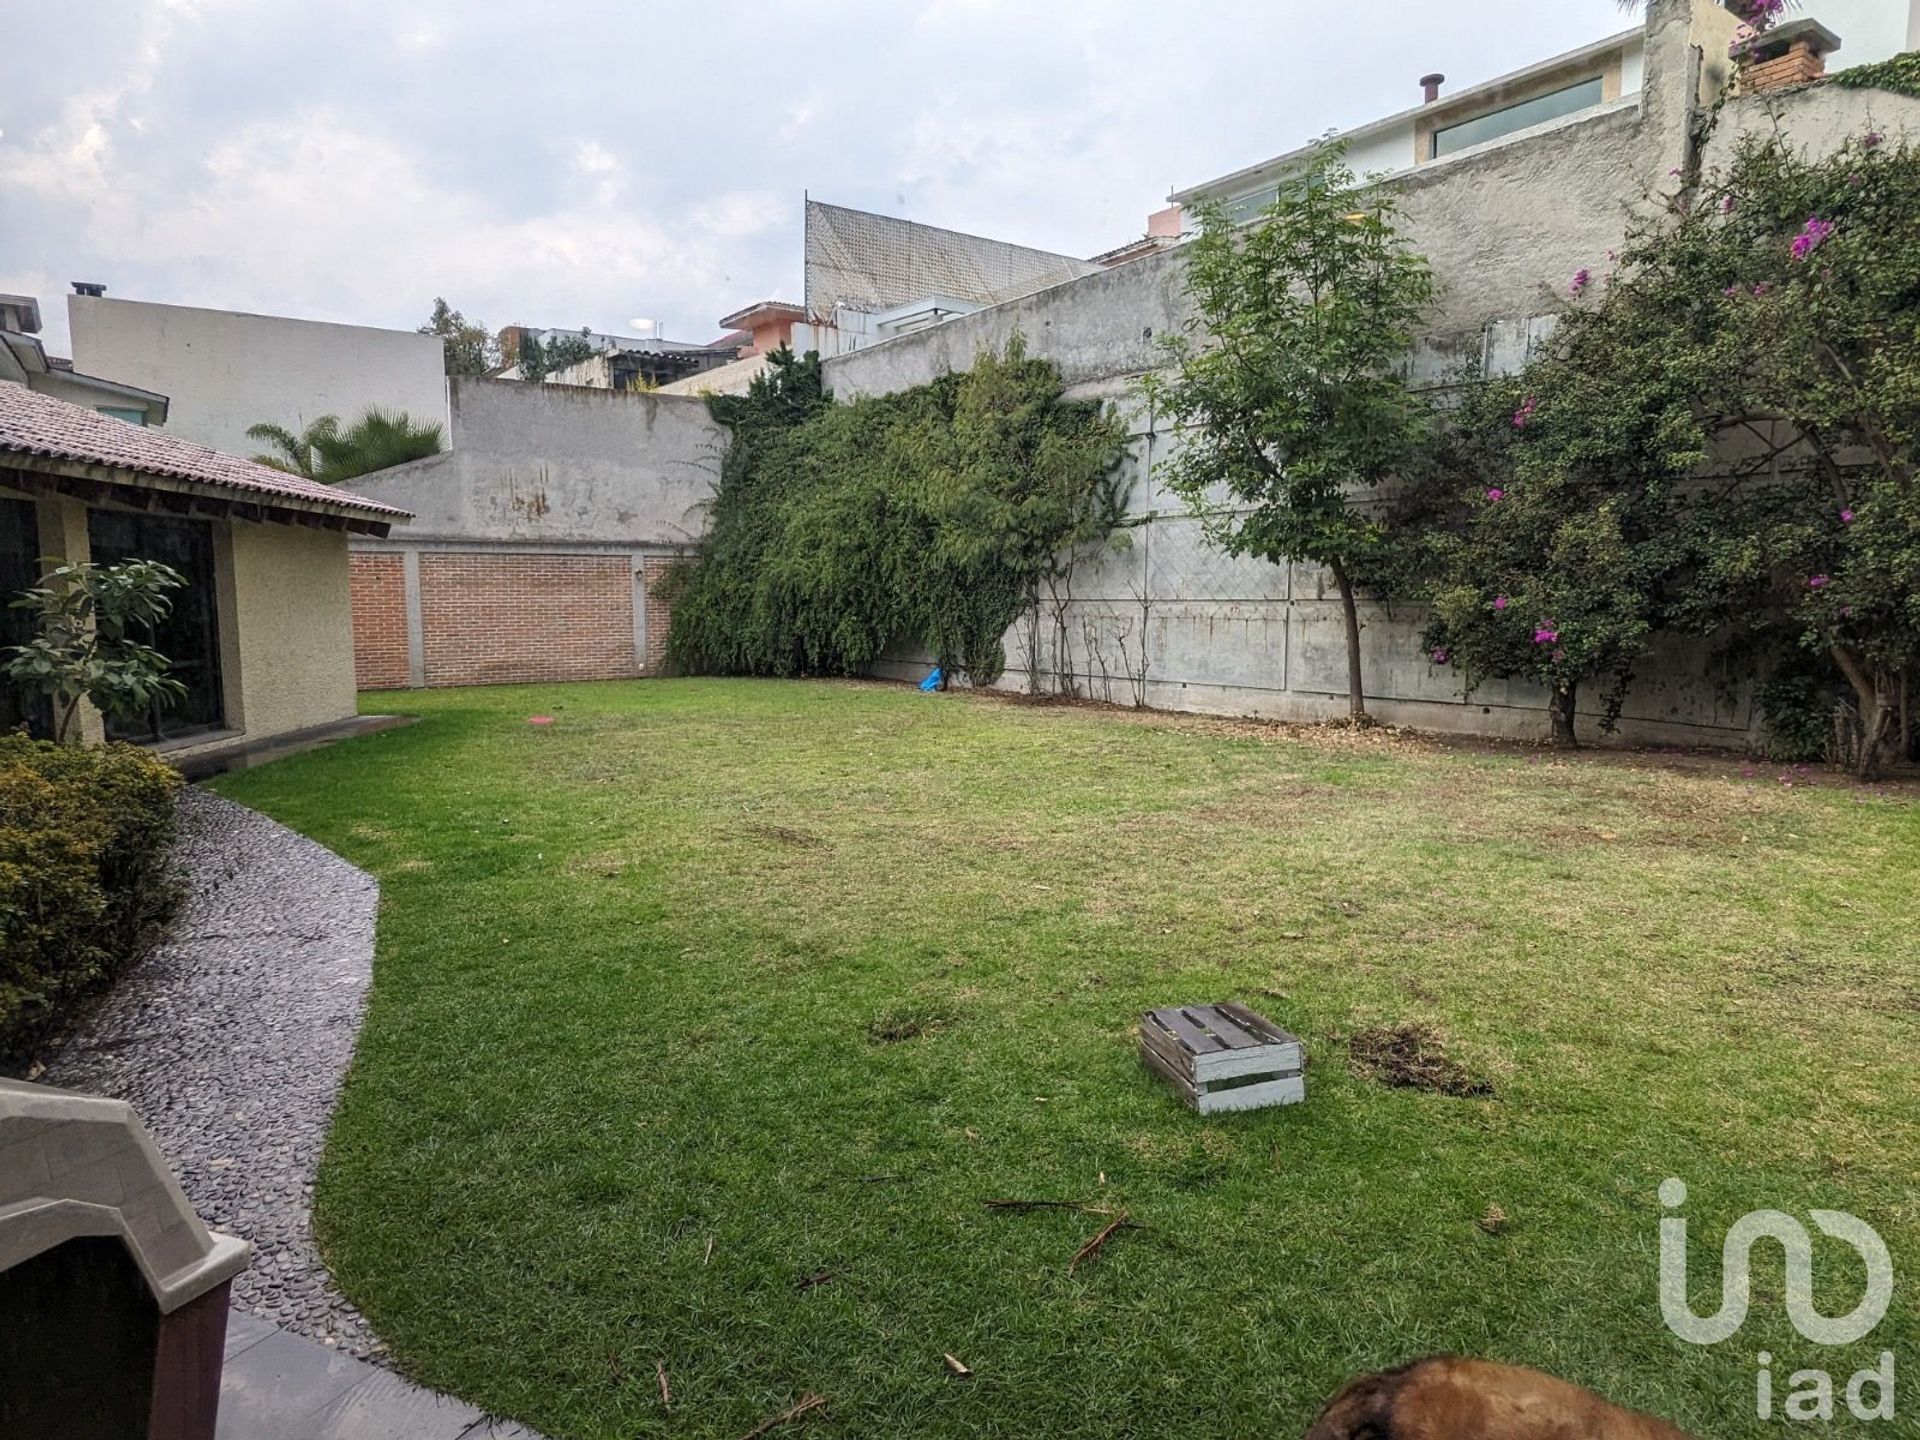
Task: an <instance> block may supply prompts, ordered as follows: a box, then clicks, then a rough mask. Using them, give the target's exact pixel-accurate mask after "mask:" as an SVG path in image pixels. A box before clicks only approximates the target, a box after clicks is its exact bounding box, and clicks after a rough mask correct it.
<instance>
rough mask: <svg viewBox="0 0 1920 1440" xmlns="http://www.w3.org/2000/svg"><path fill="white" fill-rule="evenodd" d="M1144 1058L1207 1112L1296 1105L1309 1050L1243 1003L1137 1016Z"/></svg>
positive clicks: (1303, 1085) (1304, 1092)
mask: <svg viewBox="0 0 1920 1440" xmlns="http://www.w3.org/2000/svg"><path fill="white" fill-rule="evenodd" d="M1140 1058H1141V1059H1142V1060H1143V1061H1145V1062H1146V1064H1147V1066H1148V1068H1149V1069H1151V1070H1153V1071H1154V1073H1155V1074H1157V1075H1159V1076H1161V1077H1162V1078H1163V1079H1165V1080H1166V1081H1167V1082H1168V1083H1169V1084H1170V1085H1172V1086H1173V1088H1174V1089H1175V1090H1177V1091H1178V1092H1179V1093H1180V1097H1181V1098H1182V1099H1184V1100H1185V1101H1186V1102H1187V1104H1189V1105H1191V1106H1192V1107H1193V1108H1194V1109H1195V1110H1198V1111H1199V1112H1200V1113H1201V1114H1202V1115H1214V1114H1218V1113H1220V1112H1222V1111H1227V1110H1259V1109H1263V1108H1265V1107H1266V1106H1268V1105H1298V1104H1299V1103H1300V1102H1301V1101H1303V1100H1305V1099H1306V1098H1307V1080H1306V1063H1307V1056H1306V1048H1305V1047H1304V1046H1303V1045H1301V1043H1300V1040H1299V1037H1298V1036H1295V1035H1290V1034H1288V1033H1287V1032H1286V1031H1285V1030H1282V1029H1281V1028H1280V1027H1279V1026H1278V1025H1276V1024H1274V1023H1273V1022H1272V1021H1271V1020H1269V1019H1267V1017H1266V1016H1264V1015H1258V1014H1255V1013H1254V1012H1253V1011H1251V1010H1249V1009H1247V1007H1246V1006H1244V1005H1234V1004H1225V1005H1185V1006H1181V1007H1179V1008H1177V1009H1172V1010H1149V1011H1147V1013H1146V1014H1145V1015H1142V1016H1141V1017H1140Z"/></svg>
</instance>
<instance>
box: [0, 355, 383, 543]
mask: <svg viewBox="0 0 1920 1440" xmlns="http://www.w3.org/2000/svg"><path fill="white" fill-rule="evenodd" d="M8 453H12V454H15V455H39V456H45V457H46V458H47V459H50V460H68V461H78V462H79V463H81V464H83V465H106V466H110V467H112V468H114V469H116V470H132V471H136V472H138V473H140V474H145V475H159V476H165V477H167V478H169V479H173V480H185V481H188V482H189V483H191V484H195V485H209V486H213V487H215V488H217V489H221V490H233V491H238V492H241V493H243V494H247V495H256V496H259V497H260V498H261V500H262V501H263V502H264V503H266V504H269V505H271V504H272V503H273V502H274V501H275V500H281V501H292V502H294V508H296V509H299V508H307V507H320V506H328V507H337V508H339V509H343V510H353V511H357V512H359V513H360V514H363V515H372V516H381V517H385V518H388V519H396V520H409V519H412V518H413V517H412V516H411V514H409V512H407V511H405V510H401V509H398V508H397V507H395V506H392V505H383V504H381V503H380V502H379V501H378V500H369V499H367V498H366V497H365V496H364V495H355V494H353V493H352V492H351V491H347V490H337V489H335V488H334V487H333V486H331V485H322V484H321V483H320V482H319V481H317V480H307V479H303V478H302V477H300V476H298V475H287V474H284V473H282V472H281V471H278V470H274V469H271V468H269V467H268V466H265V465H258V464H255V463H254V462H253V461H251V460H242V459H241V458H240V457H239V456H237V455H227V454H223V453H222V452H221V451H218V450H210V449H208V448H207V447H206V446H205V445H196V444H194V443H193V441H191V440H182V439H180V438H179V437H178V436H174V435H168V434H166V433H165V432H164V431H160V430H149V429H147V428H146V427H144V426H141V425H130V424H128V423H127V422H126V421H125V420H116V419H114V418H113V417H112V416H111V415H102V414H99V413H98V412H97V411H93V410H88V409H86V408H84V407H82V406H79V405H69V404H68V403H67V402H66V401H64V400H56V399H54V398H53V396H51V395H41V394H38V393H37V392H35V391H32V390H29V389H27V388H26V387H25V386H24V385H8V384H0V459H4V458H5V457H6V455H7V454H8Z"/></svg>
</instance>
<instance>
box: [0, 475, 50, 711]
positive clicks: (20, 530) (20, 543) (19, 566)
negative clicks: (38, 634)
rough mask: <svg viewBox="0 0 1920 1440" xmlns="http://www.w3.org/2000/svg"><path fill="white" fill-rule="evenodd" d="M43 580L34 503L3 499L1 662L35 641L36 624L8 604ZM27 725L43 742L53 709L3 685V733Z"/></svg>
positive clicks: (0, 509) (0, 697)
mask: <svg viewBox="0 0 1920 1440" xmlns="http://www.w3.org/2000/svg"><path fill="white" fill-rule="evenodd" d="M39 580H40V527H39V524H38V523H37V521H36V520H35V518H34V511H33V502H32V501H31V500H7V499H0V661H3V660H5V659H7V658H8V656H7V652H8V651H9V650H10V649H12V647H13V646H15V645H24V644H26V643H27V641H29V640H31V639H32V638H33V621H32V619H31V618H29V617H28V615H27V612H26V611H24V610H9V609H7V608H6V605H7V602H8V601H10V600H12V599H13V598H14V596H16V595H18V594H19V593H20V592H21V591H22V590H29V589H31V588H33V586H34V585H36V584H37V583H38V582H39ZM19 725H25V726H26V727H27V729H28V730H30V731H32V732H33V733H34V734H35V735H37V736H39V737H40V738H41V739H43V740H44V739H48V738H50V737H51V736H52V734H53V707H52V706H51V705H50V704H49V703H48V701H47V698H46V697H45V696H44V695H29V694H27V693H25V692H24V691H20V690H15V689H14V688H13V687H12V686H9V685H0V730H11V729H13V728H15V727H16V726H19Z"/></svg>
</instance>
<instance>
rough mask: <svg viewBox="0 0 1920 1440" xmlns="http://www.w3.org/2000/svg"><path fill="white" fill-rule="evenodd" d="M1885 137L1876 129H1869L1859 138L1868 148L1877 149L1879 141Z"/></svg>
mask: <svg viewBox="0 0 1920 1440" xmlns="http://www.w3.org/2000/svg"><path fill="white" fill-rule="evenodd" d="M1886 138H1887V137H1886V136H1884V135H1882V134H1881V133H1880V132H1879V131H1878V130H1869V131H1867V133H1866V134H1865V135H1863V136H1861V139H1862V140H1863V141H1864V142H1865V144H1866V147H1867V149H1869V150H1878V149H1879V148H1880V142H1881V141H1883V140H1885V139H1886Z"/></svg>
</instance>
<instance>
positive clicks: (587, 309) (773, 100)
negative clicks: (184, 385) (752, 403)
mask: <svg viewBox="0 0 1920 1440" xmlns="http://www.w3.org/2000/svg"><path fill="white" fill-rule="evenodd" d="M1810 10H1811V13H1814V14H1816V15H1817V16H1818V17H1819V18H1821V19H1824V20H1826V21H1827V23H1829V24H1830V25H1832V26H1833V28H1835V29H1837V30H1840V31H1841V33H1842V35H1843V37H1846V38H1848V39H1850V40H1856V37H1858V39H1857V40H1856V43H1855V44H1851V45H1849V46H1848V50H1849V51H1850V52H1854V53H1852V54H1850V55H1849V57H1848V58H1856V59H1857V58H1865V56H1864V54H1863V53H1861V45H1862V44H1865V45H1868V46H1871V47H1872V48H1875V49H1877V50H1879V51H1881V52H1882V53H1885V52H1886V51H1887V50H1889V49H1890V48H1892V46H1894V45H1895V44H1897V43H1898V38H1899V35H1900V32H1901V31H1902V30H1903V29H1904V16H1905V14H1906V10H1907V0H1814V3H1813V4H1812V5H1811V7H1810ZM0 17H4V20H5V33H6V37H7V48H8V52H9V53H10V54H12V55H14V56H15V57H17V58H22V59H24V61H25V63H24V64H16V65H14V66H12V67H10V69H9V76H8V81H7V84H6V85H5V86H4V87H0V291H6V292H16V293H25V294H30V295H37V296H38V297H39V298H40V300H41V302H42V305H43V308H44V309H45V311H46V312H47V313H46V320H47V335H46V338H47V340H48V342H49V345H50V347H51V348H53V349H54V350H55V351H56V352H61V353H64V349H65V346H66V319H65V305H64V302H63V301H62V299H61V297H62V296H63V295H64V294H65V293H66V292H67V289H68V282H69V281H72V280H97V281H101V282H103V283H105V284H106V285H107V286H108V287H109V291H110V293H112V294H115V295H120V296H125V297H131V298H137V299H147V300H160V301H168V302H173V303H179V304H189V305H209V306H217V307H221V308H226V309H236V310H252V311H262V312H266V313H271V314H282V315H299V316H305V317H308V318H312V319H321V320H340V321H352V322H358V323H364V324H374V325H393V326H407V327H411V326H412V325H414V324H417V323H418V322H419V321H420V320H422V319H423V318H424V317H425V315H426V312H427V310H428V308H429V306H430V305H431V302H432V300H433V297H434V296H435V295H438V294H444V295H445V296H447V298H448V299H449V300H451V301H452V302H453V303H454V304H455V305H456V306H458V307H460V308H462V309H464V310H465V311H466V313H467V314H468V315H469V316H472V317H478V318H481V319H484V320H485V321H486V322H487V323H488V324H489V325H492V326H495V327H498V326H500V325H502V324H507V323H510V322H514V321H520V322H524V323H529V324H539V325H561V326H576V325H590V326H592V327H593V328H595V329H597V330H609V331H616V332H628V331H630V330H631V322H632V320H633V319H635V318H636V317H649V318H658V319H660V320H662V321H664V323H665V327H666V329H665V333H666V334H668V335H669V336H672V337H674V338H678V339H695V340H706V339H711V338H713V336H714V335H716V334H717V333H718V327H717V325H716V324H715V322H716V321H717V320H718V318H719V317H720V316H721V315H723V314H725V313H727V312H728V311H729V310H732V309H735V308H738V307H740V306H742V305H744V304H746V303H748V302H750V301H753V300H756V299H761V298H766V297H780V298H791V299H796V300H797V299H799V298H800V296H799V293H798V291H799V285H800V243H801V235H800V214H801V200H802V196H803V193H804V192H805V191H808V190H811V192H812V193H813V194H814V195H815V196H816V197H818V198H821V199H825V200H831V201H834V202H836V203H840V204H847V205H855V206H861V207H864V208H869V209H875V210H881V211H885V212H887V213H890V214H897V215H906V216H910V217H911V218H913V219H916V220H921V221H925V222H928V223H930V224H935V225H945V226H950V227H953V228H955V229H961V230H969V231H974V232H977V233H980V234H985V235H991V236H995V237H997V238H1000V239H1005V240H1013V241H1019V242H1021V243H1024V244H1029V245H1037V246H1041V247H1043V248H1046V249H1052V250H1062V251H1067V252H1069V253H1072V254H1075V255H1083V256H1084V255H1091V254H1094V253H1096V252H1098V251H1101V250H1104V249H1107V248H1109V247H1111V246H1113V245H1117V244H1119V243H1121V242H1122V241H1125V240H1127V239H1130V238H1132V237H1134V236H1136V235H1138V234H1140V233H1141V232H1142V231H1143V229H1144V227H1145V217H1146V215H1147V213H1148V212H1149V211H1150V210H1153V209H1156V208H1158V207H1159V206H1160V205H1161V204H1162V203H1163V198H1164V196H1165V195H1166V194H1167V192H1168V191H1169V190H1170V189H1172V188H1174V187H1176V186H1181V185H1189V184H1193V183H1195V182H1197V181H1200V180H1204V179H1207V178H1210V177H1212V176H1215V175H1219V174H1222V173H1225V172H1227V171H1231V170H1235V169H1238V168H1239V167H1241V166H1243V165H1246V164H1250V163H1252V162H1255V161H1258V160H1261V159H1264V158H1266V157H1268V156H1270V155H1273V154H1276V153H1278V152H1280V151H1282V150H1286V149H1290V148H1292V147H1293V146H1295V145H1298V144H1300V143H1302V142H1303V141H1306V140H1308V139H1310V138H1312V137H1313V136H1315V135H1316V134H1319V133H1321V132H1323V131H1325V130H1327V129H1329V128H1333V127H1342V128H1344V127H1347V126H1351V125H1355V124H1359V123H1363V122H1365V121H1367V120H1369V119H1373V118H1376V117H1378V116H1380V115H1382V114H1386V113H1388V112H1391V111H1394V110H1398V109H1401V108H1404V107H1405V106H1406V105H1408V104H1411V103H1413V102H1414V101H1415V100H1417V99H1418V89H1417V86H1416V83H1415V82H1416V81H1417V79H1418V78H1419V76H1420V75H1421V74H1423V73H1424V72H1426V71H1428V70H1441V71H1445V72H1446V74H1447V75H1448V76H1449V77H1450V81H1449V83H1450V87H1451V88H1458V87H1459V86H1462V85H1470V84H1473V83H1476V82H1478V81H1481V80H1484V79H1488V78H1490V77H1492V76H1494V75H1498V74H1500V73H1502V72H1504V71H1507V70H1512V69H1515V68H1518V67H1520V66H1522V65H1525V64H1529V63H1531V62H1533V61H1535V60H1538V59H1542V58H1544V57H1546V56H1548V55H1551V54H1554V53H1556V52H1558V51H1561V50H1567V49H1571V48H1574V47H1575V46H1578V45H1582V44H1585V43H1587V42H1588V41H1591V40H1596V39H1599V38H1601V37H1603V36H1605V35H1608V34H1611V33H1613V32H1615V31H1617V30H1620V29H1623V28H1626V27H1627V26H1628V25H1630V24H1632V23H1635V21H1634V19H1632V18H1629V17H1627V16H1626V15H1625V14H1623V12H1622V11H1621V9H1620V8H1619V6H1618V5H1617V4H1616V3H1615V0H1561V3H1542V0H1423V3H1411V0H1312V3H1309V0H1176V3H1167V0H781V3H763V0H707V3H700V4H661V3H657V0H654V3H648V0H567V3H563V4H552V3H539V0H306V3H296V0H0Z"/></svg>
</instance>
